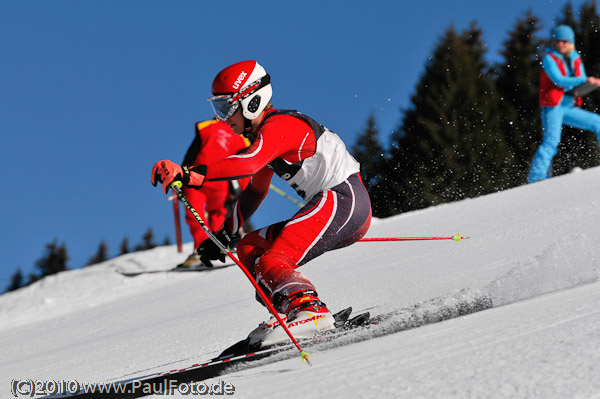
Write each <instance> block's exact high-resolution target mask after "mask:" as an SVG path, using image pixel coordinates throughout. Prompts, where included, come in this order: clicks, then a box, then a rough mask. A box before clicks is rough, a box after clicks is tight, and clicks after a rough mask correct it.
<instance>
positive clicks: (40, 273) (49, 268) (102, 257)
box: [7, 228, 171, 292]
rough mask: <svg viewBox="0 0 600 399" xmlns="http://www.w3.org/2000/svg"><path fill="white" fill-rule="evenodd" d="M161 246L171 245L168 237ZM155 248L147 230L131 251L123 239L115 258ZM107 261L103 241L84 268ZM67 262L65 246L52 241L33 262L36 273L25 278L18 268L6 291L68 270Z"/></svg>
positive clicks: (149, 229) (150, 232)
mask: <svg viewBox="0 0 600 399" xmlns="http://www.w3.org/2000/svg"><path fill="white" fill-rule="evenodd" d="M162 245H171V242H170V240H169V237H168V236H167V237H166V238H165V240H164V242H163V244H162ZM157 246H158V244H156V243H155V242H154V232H153V231H152V228H148V230H147V231H146V232H145V233H144V235H143V236H142V241H141V242H140V243H139V244H136V245H135V246H134V247H133V249H132V250H131V249H130V244H129V239H128V238H127V237H125V238H123V241H121V245H120V246H119V254H118V255H117V256H120V255H125V254H127V253H130V252H138V251H145V250H147V249H152V248H155V247H157ZM109 259H110V257H109V255H108V244H107V243H106V241H104V240H103V241H101V242H100V244H99V245H98V250H97V251H96V253H95V254H94V255H93V256H92V257H91V258H90V259H89V261H88V262H87V263H86V265H85V266H91V265H95V264H97V263H101V262H104V261H106V260H109ZM68 260H69V255H68V251H67V246H66V244H64V243H62V244H60V245H59V244H58V240H57V239H54V240H53V241H52V242H50V243H48V244H46V246H45V249H44V254H43V255H42V257H40V259H38V260H37V261H36V262H35V271H36V272H35V273H30V274H29V275H27V276H25V275H24V274H23V272H22V271H21V269H20V268H18V269H17V271H16V272H15V273H14V274H13V275H12V276H11V279H10V283H9V285H8V287H7V291H9V292H10V291H14V290H17V289H19V288H22V287H26V286H28V285H30V284H33V283H35V282H36V281H38V280H40V279H42V278H44V277H46V276H50V275H52V274H56V273H60V272H62V271H65V270H68V267H67V262H68Z"/></svg>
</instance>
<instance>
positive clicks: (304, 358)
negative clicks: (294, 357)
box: [300, 351, 312, 366]
mask: <svg viewBox="0 0 600 399" xmlns="http://www.w3.org/2000/svg"><path fill="white" fill-rule="evenodd" d="M300 357H301V358H302V361H303V362H306V363H307V364H308V365H309V366H312V365H311V364H310V353H308V352H305V351H302V352H300Z"/></svg>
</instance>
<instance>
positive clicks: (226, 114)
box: [207, 74, 271, 121]
mask: <svg viewBox="0 0 600 399" xmlns="http://www.w3.org/2000/svg"><path fill="white" fill-rule="evenodd" d="M270 83H271V76H269V74H266V75H265V76H263V77H262V78H260V79H258V80H256V81H254V82H253V83H252V84H250V85H248V86H246V87H244V88H243V89H242V90H240V91H238V92H237V93H232V94H219V95H216V96H213V97H209V98H208V99H207V100H208V102H209V103H210V106H211V107H212V109H213V111H214V112H215V115H216V117H217V119H218V120H220V121H225V120H227V119H228V118H231V117H232V116H233V114H235V111H237V109H238V108H239V107H240V101H242V100H243V99H245V98H248V97H250V96H251V95H252V94H254V93H256V92H257V91H258V90H260V89H262V88H263V87H265V86H267V85H269V84H270Z"/></svg>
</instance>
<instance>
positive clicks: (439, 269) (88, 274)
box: [0, 168, 600, 398]
mask: <svg viewBox="0 0 600 399" xmlns="http://www.w3.org/2000/svg"><path fill="white" fill-rule="evenodd" d="M598 192H600V169H598V168H595V169H590V170H587V171H584V172H580V173H574V174H571V175H569V176H562V177H558V178H554V179H551V180H548V181H545V182H541V183H536V184H533V185H527V186H523V187H519V188H515V189H512V190H508V191H505V192H501V193H497V194H494V195H489V196H486V197H481V198H476V199H471V200H465V201H461V202H458V203H454V204H447V205H442V206H438V207H434V208H430V209H426V210H422V211H417V212H412V213H409V214H404V215H399V216H396V217H392V218H389V219H385V220H375V221H374V222H373V224H372V227H371V229H370V231H369V234H368V236H370V237H382V236H419V235H425V236H439V235H447V236H449V235H453V234H456V233H461V234H463V235H467V236H469V237H470V238H469V239H468V240H463V241H461V242H458V243H457V242H454V241H419V242H395V243H392V242H386V243H371V242H367V243H357V244H355V245H353V246H351V247H348V248H345V249H343V250H339V251H334V252H331V253H328V254H325V255H324V256H322V257H320V258H318V259H316V260H314V261H312V262H311V263H310V264H308V265H306V266H303V267H302V269H301V271H302V272H303V273H305V274H306V275H307V276H308V277H309V278H310V279H311V280H312V281H313V282H314V283H315V285H316V286H317V288H318V290H319V293H320V297H321V298H322V299H323V300H324V301H325V302H326V303H327V304H328V306H329V307H330V308H331V309H333V310H336V309H340V308H343V307H347V306H353V307H354V309H355V310H356V311H361V310H369V311H371V312H372V313H379V312H384V311H388V310H393V309H399V308H403V307H409V306H411V305H414V304H417V303H420V302H425V301H428V300H431V299H432V298H439V297H445V296H449V295H452V294H453V293H456V292H457V291H458V290H462V289H469V290H471V291H473V292H482V293H485V294H487V295H489V296H490V297H491V298H492V301H493V304H494V308H492V309H489V310H486V311H483V312H479V313H475V314H471V315H467V316H461V317H459V318H455V319H452V320H448V321H444V322H441V323H436V324H431V325H427V326H424V327H420V328H417V329H413V330H408V331H404V332H400V333H396V334H393V335H388V336H385V337H380V338H377V339H374V340H370V341H364V342H360V343H356V344H352V345H349V346H344V347H339V348H335V349H330V350H322V351H316V352H314V351H313V353H312V358H311V359H312V363H313V366H312V367H307V366H306V365H304V364H302V363H301V362H300V361H299V359H298V358H293V359H288V360H285V361H281V362H278V363H274V364H269V365H265V366H261V367H258V368H253V369H248V370H242V371H239V372H237V373H233V374H230V375H227V376H224V377H223V380H224V381H226V382H228V383H231V384H233V385H234V386H235V396H236V397H240V398H264V397H266V396H267V395H268V396H271V397H286V398H296V397H297V398H304V397H307V396H308V397H316V398H320V397H327V398H331V397H339V398H347V397H358V398H360V397H364V398H371V397H390V398H600V379H599V378H598V376H600V366H599V365H600V349H599V348H600V333H599V331H600V283H599V282H598V277H599V275H600V199H598V194H597V193H598ZM290 212H293V210H292V209H291V210H290ZM188 252H191V244H187V245H186V246H185V248H184V253H183V254H178V253H177V252H176V249H175V248H174V247H160V248H156V249H154V250H151V251H146V252H142V253H134V254H129V255H125V256H122V257H119V258H115V259H112V260H110V261H107V262H105V263H103V264H100V265H96V266H93V267H89V268H86V269H82V270H73V271H69V272H65V273H61V274H59V275H56V276H52V277H49V278H46V279H44V280H42V281H40V282H38V283H36V284H34V285H32V286H29V287H27V288H24V289H21V290H19V291H16V292H14V293H10V294H5V295H2V296H0V343H1V344H0V377H1V378H0V387H4V388H2V389H4V391H5V392H6V393H7V396H6V397H8V392H9V390H10V384H11V381H12V380H13V379H15V378H16V379H34V380H35V379H54V380H58V379H68V380H73V379H74V380H78V381H79V382H91V381H113V380H119V379H123V378H130V377H134V376H141V375H145V374H149V373H152V372H156V371H162V370H168V369H174V368H178V367H185V366H189V365H191V364H193V363H195V362H196V361H200V360H206V359H208V358H210V357H212V356H214V355H216V354H218V353H219V351H220V350H221V349H223V348H225V347H226V346H228V345H229V344H231V343H233V342H235V341H237V340H239V339H241V338H243V337H244V336H245V335H246V334H247V332H248V331H250V330H251V329H253V328H254V327H255V326H256V325H257V324H258V323H259V322H260V321H262V320H263V319H265V318H266V317H267V316H268V315H267V313H266V311H265V310H264V308H262V307H261V306H260V305H259V304H258V303H257V302H255V300H254V293H253V289H252V286H251V285H250V284H249V282H248V281H247V280H246V277H245V276H244V275H243V274H242V273H241V271H240V270H238V269H237V268H236V267H229V268H225V269H221V270H215V271H211V272H205V273H169V274H167V273H162V274H160V273H159V274H148V275H141V276H138V277H133V278H130V277H124V276H122V275H120V274H119V273H117V272H116V270H141V269H147V270H154V269H167V268H169V267H171V266H173V265H175V264H177V263H178V262H180V261H181V260H182V259H183V258H185V256H186V254H187V253H188ZM157 397H158V396H157Z"/></svg>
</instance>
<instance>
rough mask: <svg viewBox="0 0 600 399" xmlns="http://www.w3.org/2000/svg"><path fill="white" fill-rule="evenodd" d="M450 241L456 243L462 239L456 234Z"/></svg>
mask: <svg viewBox="0 0 600 399" xmlns="http://www.w3.org/2000/svg"><path fill="white" fill-rule="evenodd" d="M452 239H453V240H454V241H456V242H458V241H460V240H461V239H462V236H461V235H460V234H456V235H455V236H454V237H452Z"/></svg>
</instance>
